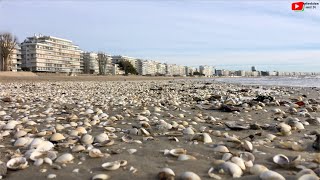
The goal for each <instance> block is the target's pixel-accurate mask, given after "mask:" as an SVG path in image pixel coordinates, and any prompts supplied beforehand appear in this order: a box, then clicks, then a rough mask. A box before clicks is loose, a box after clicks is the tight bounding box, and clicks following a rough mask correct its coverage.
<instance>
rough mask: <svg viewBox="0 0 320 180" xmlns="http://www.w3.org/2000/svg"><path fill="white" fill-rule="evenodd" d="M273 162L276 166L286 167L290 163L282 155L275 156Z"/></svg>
mask: <svg viewBox="0 0 320 180" xmlns="http://www.w3.org/2000/svg"><path fill="white" fill-rule="evenodd" d="M273 162H274V163H276V164H278V165H281V166H282V165H288V164H289V163H290V160H289V158H288V157H287V156H285V155H283V154H277V155H275V156H274V157H273Z"/></svg>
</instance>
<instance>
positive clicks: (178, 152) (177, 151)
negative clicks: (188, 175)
mask: <svg viewBox="0 0 320 180" xmlns="http://www.w3.org/2000/svg"><path fill="white" fill-rule="evenodd" d="M186 153H187V150H185V149H182V148H176V149H171V150H170V151H169V154H170V155H172V156H176V157H178V156H179V155H181V154H186Z"/></svg>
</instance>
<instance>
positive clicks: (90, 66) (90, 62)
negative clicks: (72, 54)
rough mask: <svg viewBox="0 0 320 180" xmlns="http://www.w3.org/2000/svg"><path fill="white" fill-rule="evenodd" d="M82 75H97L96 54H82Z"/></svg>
mask: <svg viewBox="0 0 320 180" xmlns="http://www.w3.org/2000/svg"><path fill="white" fill-rule="evenodd" d="M81 55H82V57H83V73H84V74H98V73H99V64H98V54H97V53H93V52H83V53H82V54H81Z"/></svg>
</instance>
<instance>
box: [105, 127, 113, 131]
mask: <svg viewBox="0 0 320 180" xmlns="http://www.w3.org/2000/svg"><path fill="white" fill-rule="evenodd" d="M104 129H105V130H106V131H108V132H115V131H116V128H114V127H105V128H104Z"/></svg>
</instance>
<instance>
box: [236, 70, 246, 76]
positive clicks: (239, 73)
mask: <svg viewBox="0 0 320 180" xmlns="http://www.w3.org/2000/svg"><path fill="white" fill-rule="evenodd" d="M235 76H241V77H243V76H246V72H245V71H243V70H239V71H235Z"/></svg>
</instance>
